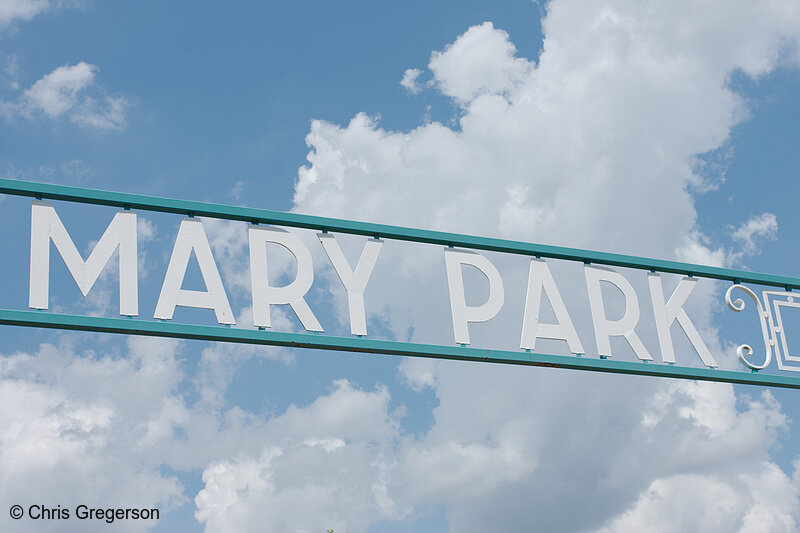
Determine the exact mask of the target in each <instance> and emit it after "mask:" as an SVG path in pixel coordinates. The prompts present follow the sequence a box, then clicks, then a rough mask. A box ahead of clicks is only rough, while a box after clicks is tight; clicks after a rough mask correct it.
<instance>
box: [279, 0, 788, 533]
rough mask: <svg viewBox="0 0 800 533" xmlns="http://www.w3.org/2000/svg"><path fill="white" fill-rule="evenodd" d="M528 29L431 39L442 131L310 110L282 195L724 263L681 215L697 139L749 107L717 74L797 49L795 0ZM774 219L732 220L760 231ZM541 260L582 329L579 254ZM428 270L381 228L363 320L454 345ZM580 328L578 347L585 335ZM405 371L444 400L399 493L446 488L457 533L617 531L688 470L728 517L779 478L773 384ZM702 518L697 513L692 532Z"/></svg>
mask: <svg viewBox="0 0 800 533" xmlns="http://www.w3.org/2000/svg"><path fill="white" fill-rule="evenodd" d="M543 30H544V34H545V40H544V45H543V52H542V54H541V56H540V57H539V58H538V62H534V61H533V60H529V59H525V58H520V57H518V56H517V54H516V50H515V47H514V46H513V44H512V43H511V38H510V36H509V35H508V34H506V33H505V32H503V31H501V30H497V29H495V28H494V27H493V25H491V24H489V23H485V24H482V25H479V26H474V27H472V28H470V29H469V30H468V31H467V32H465V33H464V34H463V35H462V36H460V37H459V38H458V39H456V41H455V42H454V43H453V44H451V45H449V46H448V47H446V48H445V50H444V51H442V52H434V53H433V54H432V56H431V61H430V63H429V69H430V71H431V73H432V75H433V79H434V82H435V84H436V87H438V88H439V90H440V91H441V92H442V93H444V94H445V95H448V96H450V97H452V98H453V101H454V103H455V104H456V105H457V106H458V107H459V108H460V118H459V122H458V128H450V127H447V126H445V125H442V124H439V123H431V124H424V125H422V126H420V127H418V128H416V129H414V130H412V131H410V132H392V131H387V130H385V129H383V128H381V127H380V125H379V124H378V123H377V121H376V120H374V119H371V118H370V117H368V116H366V115H364V114H359V115H357V116H355V117H354V118H353V119H352V120H351V121H350V123H349V124H347V125H345V126H339V125H336V124H331V123H328V122H325V121H322V120H316V121H314V122H313V123H312V127H311V131H310V132H309V134H308V136H307V138H306V141H307V143H308V145H309V147H310V148H311V151H310V153H309V154H308V162H309V163H308V165H307V166H305V167H303V168H301V169H300V171H299V179H298V183H297V186H296V190H295V198H294V201H295V209H296V210H297V211H299V212H306V213H314V214H319V215H329V216H340V217H344V218H351V219H352V218H355V219H360V220H369V221H374V222H383V223H391V224H400V225H406V226H415V227H424V228H435V229H442V230H450V231H457V232H460V233H473V234H488V235H492V236H502V237H507V238H515V239H523V240H531V241H535V242H544V243H552V244H559V245H566V246H576V247H582V248H590V249H601V250H608V251H617V252H623V253H633V254H637V255H644V256H651V257H667V258H676V257H677V258H681V259H684V260H691V261H697V262H704V263H710V264H717V265H726V264H730V261H732V260H733V259H734V253H735V252H732V251H730V250H727V249H725V248H724V247H722V246H719V245H716V244H715V243H713V242H711V241H710V240H709V239H708V238H706V237H705V236H704V235H703V234H702V231H701V228H698V227H697V225H696V219H697V215H696V212H695V207H694V198H693V194H694V193H697V192H698V191H703V190H709V189H710V188H713V185H712V184H708V183H706V180H707V177H706V176H705V175H704V174H701V173H700V171H701V170H702V169H699V168H698V164H697V155H698V154H703V153H706V152H708V151H710V150H719V149H720V148H721V147H724V146H725V145H726V143H727V142H728V139H729V136H730V132H731V129H732V128H733V127H734V126H736V125H737V124H738V123H740V122H741V121H743V120H745V119H746V118H747V116H748V110H747V108H746V105H745V102H744V101H743V100H742V99H741V97H739V96H738V95H737V94H736V93H735V92H733V90H732V89H731V88H730V87H729V86H728V85H727V82H728V79H729V77H730V75H731V73H732V72H735V71H742V72H744V73H746V74H747V75H749V76H753V77H759V76H763V75H764V74H766V73H768V72H770V71H772V70H774V69H775V68H776V67H777V66H778V64H779V62H780V61H782V58H784V57H790V56H791V55H792V53H790V52H793V51H794V48H793V47H796V43H797V39H798V37H800V6H798V5H795V4H794V3H763V4H755V3H754V4H751V3H748V2H737V3H736V4H735V6H731V4H730V3H729V2H715V3H704V4H702V5H700V4H696V3H688V2H687V3H680V5H678V4H674V3H628V2H612V1H607V2H589V1H568V0H565V1H556V0H554V1H552V2H550V3H549V4H548V9H547V15H546V17H545V19H544V20H543ZM779 51H780V53H779ZM420 75H421V74H420ZM418 76H419V75H414V76H413V79H414V80H416V79H417V78H418ZM404 78H408V80H407V81H408V82H409V85H411V79H412V78H411V75H409V74H406V76H404ZM412 86H416V85H412ZM723 149H724V148H723ZM769 227H770V224H769V223H768V222H763V221H761V223H759V224H755V223H754V225H753V228H751V229H752V232H750V233H747V231H749V230H743V231H744V232H745V233H747V235H748V236H749V237H750V238H753V237H755V236H757V235H759V232H762V233H761V234H762V235H763V236H767V235H769V234H770V231H771V230H770V229H769ZM745 233H743V234H742V235H743V236H744V235H745ZM743 242H745V243H747V242H748V241H747V238H745V237H743ZM493 259H494V260H495V261H496V262H497V264H498V267H499V268H500V269H501V272H502V273H503V278H504V282H505V283H506V284H507V285H506V295H507V297H506V304H505V308H504V310H503V311H501V314H500V315H499V316H498V317H497V319H495V320H494V321H493V322H492V323H487V324H482V325H475V326H473V327H472V329H471V332H472V333H473V335H475V340H474V342H475V343H476V344H478V345H480V343H481V342H487V343H490V344H492V345H494V346H497V345H498V344H500V345H502V347H508V348H511V349H513V348H515V344H514V343H515V342H516V341H517V340H518V339H519V327H520V324H519V320H520V319H519V317H520V316H521V307H522V301H521V298H520V297H518V296H519V295H520V294H524V285H523V283H524V280H525V271H526V265H525V263H526V262H525V261H524V260H520V261H516V262H514V261H513V260H512V259H501V258H497V257H496V256H494V257H493ZM381 265H389V266H386V267H385V269H384V270H381ZM557 268H558V270H559V272H557V276H558V275H561V276H563V278H562V279H564V280H565V282H564V283H563V285H562V283H559V286H560V287H563V288H562V291H563V292H564V293H565V294H564V297H565V299H566V300H567V306H568V308H570V310H571V311H572V309H576V311H575V316H573V320H575V322H576V323H577V324H578V327H579V330H581V331H587V330H588V331H591V322H590V318H589V317H588V315H587V314H586V312H585V306H586V303H585V294H583V293H584V291H585V289H583V288H582V283H583V282H582V280H581V279H580V271H579V269H578V270H575V271H574V272H573V271H570V270H569V269H568V268H567V267H563V271H562V270H561V266H560V265H559V266H558V267H557ZM441 273H442V265H441V251H440V250H439V249H437V250H433V249H430V250H428V249H425V247H422V246H418V247H416V248H413V249H412V248H410V247H407V246H401V245H397V246H395V247H389V246H388V245H387V246H385V247H384V251H383V252H382V256H381V261H380V262H379V266H378V267H376V271H375V273H374V275H373V279H372V281H371V283H374V285H373V286H372V288H373V291H374V292H373V295H374V299H375V301H378V302H381V304H383V305H385V306H386V307H385V308H382V309H380V308H378V309H376V308H372V312H373V313H374V318H375V319H378V320H381V321H383V322H384V323H388V324H390V327H391V328H392V329H393V331H394V333H395V334H396V335H397V336H398V337H399V338H405V337H406V335H408V332H409V331H413V335H411V338H412V339H413V340H417V341H430V340H433V341H436V342H444V343H449V342H452V337H451V325H450V324H449V318H450V316H449V310H448V308H447V300H446V292H443V291H442V290H441V286H442V279H441ZM639 274H640V277H641V278H642V279H639V280H638V281H634V283H639V284H643V283H644V282H643V281H642V280H643V279H644V278H643V276H644V274H643V273H639ZM573 276H576V277H573ZM631 277H632V279H633V277H635V275H634V274H631ZM637 279H638V278H637ZM570 282H571V283H570ZM410 287H413V289H411V288H410ZM645 292H646V291H645ZM719 297H720V295H719V294H717V293H716V292H715V289H714V287H713V284H710V285H707V286H706V287H705V288H704V289H702V290H700V289H698V291H697V293H696V294H695V295H694V296H693V298H694V299H695V302H694V304H693V306H692V309H691V310H690V315H691V316H692V318H693V319H694V320H695V321H696V322H697V323H698V327H700V329H701V330H703V332H704V335H705V336H706V337H707V338H708V336H709V335H710V337H711V339H710V340H709V344H710V345H712V346H711V347H712V349H713V350H714V351H715V357H717V358H718V360H720V362H721V364H722V365H723V366H727V365H728V364H729V360H730V359H731V357H730V354H722V353H720V352H719V350H720V346H721V345H722V344H723V342H722V341H721V340H719V339H716V328H715V325H714V322H713V318H714V317H713V313H712V309H713V308H714V307H712V302H716V303H714V304H713V305H714V306H718V302H719ZM422 302H424V305H423V304H422ZM576 304H577V305H576ZM368 308H369V306H368ZM582 309H584V310H582ZM648 328H650V329H652V324H651V323H649V322H647V321H646V320H645V319H644V318H643V322H642V324H640V326H639V329H640V330H642V332H641V333H640V334H641V335H642V336H643V339H644V340H645V342H646V343H648V345H649V346H652V347H653V350H652V351H653V354H654V356H655V357H656V358H658V357H659V355H658V345H657V341H656V339H655V335H654V332H653V331H650V330H649V329H648ZM443 332H444V333H443ZM487 339H492V341H491V342H488V341H487ZM583 342H584V345H586V346H591V347H592V348H593V344H594V343H593V339H592V338H588V339H583ZM517 346H518V345H517ZM562 349H563V347H562ZM682 353H686V352H682ZM619 357H620V359H625V358H626V356H625V355H624V354H620V355H619ZM681 363H685V364H694V363H695V362H694V361H693V360H692V359H691V357H689V358H688V359H687V358H686V355H683V356H682V360H681ZM400 369H401V372H403V375H404V377H405V378H406V379H407V380H408V382H409V383H410V384H411V385H412V386H413V387H415V389H420V390H421V389H422V388H424V387H430V388H431V389H432V390H433V391H434V393H435V394H436V396H437V398H438V400H439V406H438V407H437V408H436V409H435V410H434V417H435V421H434V423H433V425H432V427H431V429H430V430H429V431H428V432H427V433H426V434H425V435H424V436H423V437H421V438H419V439H416V440H413V441H410V442H408V443H407V446H406V447H405V448H404V453H403V454H401V458H400V460H399V464H398V469H397V472H398V474H397V477H396V485H394V486H393V488H394V490H395V491H396V492H395V494H399V495H402V496H398V498H399V499H400V500H401V501H403V502H406V504H408V505H412V506H413V505H421V504H423V502H425V503H429V504H433V505H436V504H440V505H443V506H445V509H446V513H447V516H448V519H449V523H450V528H451V530H453V531H464V532H470V531H487V530H497V531H499V530H502V531H527V530H530V529H532V528H533V529H541V530H559V531H582V530H593V529H597V528H598V527H600V526H602V525H603V524H611V525H612V526H613V527H616V528H617V529H615V530H621V529H620V528H622V527H623V526H624V525H625V524H627V523H628V522H626V521H625V520H627V519H625V518H624V517H623V515H624V513H625V512H626V509H627V510H630V509H637V508H639V507H640V508H642V509H645V510H646V509H648V505H650V503H649V502H652V501H660V500H662V499H663V497H662V496H660V495H662V494H668V493H669V491H670V490H674V489H673V488H671V487H673V486H680V487H681V489H683V488H684V487H686V490H690V489H691V488H692V486H693V485H692V483H688V482H685V480H687V479H688V480H693V479H702V480H703V482H702V483H697V484H695V485H694V486H695V487H696V488H697V491H698V492H699V491H702V490H703V489H702V487H707V488H708V490H709V491H712V492H714V493H719V494H720V495H721V496H720V497H723V496H725V495H731V494H739V493H740V492H741V493H742V494H741V496H740V499H739V500H736V502H737V503H741V505H742V508H741V510H740V514H739V515H738V516H739V517H741V519H742V520H745V518H744V517H745V516H749V517H752V516H756V513H758V509H759V506H762V505H763V504H762V503H760V500H759V496H758V495H759V494H760V492H759V490H760V489H759V488H758V487H757V485H759V483H762V482H763V483H767V481H768V480H771V479H778V481H776V482H775V485H776V486H779V487H788V485H787V483H788V482H787V481H786V480H787V479H788V478H787V476H786V475H785V474H784V473H783V472H781V471H780V469H779V468H778V467H777V466H776V465H775V464H774V463H772V462H771V461H770V459H769V456H768V449H769V446H770V443H772V442H774V440H775V438H776V435H777V434H778V433H779V432H780V431H783V428H785V424H786V421H785V417H784V415H783V414H782V413H781V411H780V406H778V405H777V403H776V402H775V401H774V399H772V398H771V397H770V396H768V395H767V396H764V397H763V398H761V399H759V400H758V401H747V400H744V399H737V398H736V397H735V395H734V392H733V389H732V388H731V387H726V386H723V387H719V386H714V385H708V384H694V383H678V384H675V383H671V382H665V381H658V380H649V379H636V378H624V377H622V378H615V377H609V376H598V375H589V376H586V375H583V374H577V373H566V372H563V371H562V372H553V371H546V370H530V369H515V368H506V367H502V368H498V367H490V366H484V365H464V364H455V363H447V362H434V361H420V360H408V361H405V362H404V363H403V364H402V365H401V367H400ZM654 406H655V407H654ZM454 456H455V457H458V460H457V461H455V462H454V463H451V462H450V461H449V460H448V458H452V457H454ZM504 458H507V459H504ZM437 465H440V466H437ZM734 465H735V468H734ZM730 472H733V473H734V474H730ZM737 476H738V477H737ZM747 476H750V477H747ZM748 479H749V480H759V481H747V480H748ZM648 491H650V492H648ZM653 491H655V492H653ZM654 495H655V496H654ZM691 497H692V496H690V495H687V498H691ZM696 497H697V498H696V499H697V500H698V501H703V497H704V496H703V495H702V494H696ZM732 501H733V500H732ZM637 506H638V507H637ZM778 507H779V508H777V509H770V510H767V511H765V512H766V518H765V520H767V522H766V523H774V524H776V525H775V529H776V530H780V527H783V526H782V525H781V524H784V525H785V524H791V522H787V521H786V520H785V516H787V515H786V513H787V512H788V513H790V516H791V513H795V514H796V513H797V511H798V502H797V499H796V498H789V499H788V500H787V501H786V502H784V503H782V504H781V505H780V506H778ZM575 509H580V512H577V513H576V512H575V511H574V510H575ZM354 512H355V511H354ZM665 512H668V511H665ZM637 513H638V512H637ZM640 514H643V513H640ZM531 517H535V523H532V518H531ZM773 519H774V520H775V521H774V522H769V520H773ZM748 520H752V519H748ZM631 523H636V522H631ZM748 523H752V522H748ZM620 524H621V525H620ZM704 524H705V523H704V522H702V520H701V518H700V517H698V520H697V522H694V523H693V524H692V525H691V526H690V527H688V529H698V530H701V529H703V527H702V526H703V525H704ZM684 525H685V524H684ZM711 525H712V526H714V527H717V528H718V530H724V528H725V526H726V523H722V522H720V523H719V524H716V525H715V524H711ZM609 527H611V526H609ZM685 529H686V528H685Z"/></svg>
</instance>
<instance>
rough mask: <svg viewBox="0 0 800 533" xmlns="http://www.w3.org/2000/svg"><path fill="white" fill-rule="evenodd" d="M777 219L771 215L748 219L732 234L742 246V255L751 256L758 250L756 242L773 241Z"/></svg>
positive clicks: (765, 214) (763, 214)
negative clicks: (762, 240) (761, 240)
mask: <svg viewBox="0 0 800 533" xmlns="http://www.w3.org/2000/svg"><path fill="white" fill-rule="evenodd" d="M777 234H778V219H777V217H775V215H773V214H772V213H762V214H760V215H756V216H752V217H750V218H749V219H748V220H747V221H746V222H744V223H742V224H741V225H740V226H739V227H738V228H736V230H735V231H734V232H733V235H732V236H733V239H734V240H735V241H737V242H739V243H740V244H741V245H742V253H744V254H748V255H751V254H753V253H755V252H756V251H757V250H758V245H757V240H758V239H765V240H775V239H776V238H777Z"/></svg>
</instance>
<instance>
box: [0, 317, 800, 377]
mask: <svg viewBox="0 0 800 533" xmlns="http://www.w3.org/2000/svg"><path fill="white" fill-rule="evenodd" d="M0 324H4V325H10V326H33V327H41V328H55V329H67V330H79V331H92V332H98V333H121V334H125V335H143V336H149V337H173V338H178V339H194V340H204V341H220V342H235V343H244V344H261V345H270V346H286V347H293V348H312V349H322V350H339V351H346V352H366V353H375V354H385V355H404V356H409V357H432V358H436V359H453V360H457V361H474V362H482V363H504V364H511V365H526V366H542V367H548V368H565V369H571V370H589V371H593V372H610V373H613V374H633V375H638V376H654V377H669V378H679V379H695V380H700V381H720V382H725V383H737V384H741V385H761V386H771V387H782V388H790V389H800V378H798V377H791V376H784V375H775V374H763V373H747V372H731V371H728V370H715V369H710V368H693V367H684V366H672V365H665V364H660V363H652V362H651V363H643V362H638V363H636V362H628V361H616V360H609V359H591V358H588V357H574V356H565V355H548V354H540V353H531V352H523V351H520V352H514V351H509V350H486V349H482V348H469V347H464V346H440V345H436V344H415V343H408V342H398V341H388V340H376V339H365V338H360V337H334V336H328V335H315V334H309V333H283V332H277V331H266V330H258V329H239V328H228V327H223V326H201V325H194V324H179V323H173V322H154V321H148V320H133V319H127V318H106V317H92V316H77V315H65V314H59V313H49V312H45V311H15V310H10V309H0Z"/></svg>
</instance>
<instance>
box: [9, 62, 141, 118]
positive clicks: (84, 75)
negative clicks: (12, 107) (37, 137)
mask: <svg viewBox="0 0 800 533" xmlns="http://www.w3.org/2000/svg"><path fill="white" fill-rule="evenodd" d="M98 70H99V69H98V67H97V66H95V65H90V64H88V63H86V62H84V61H81V62H80V63H78V64H76V65H71V66H70V65H64V66H61V67H58V68H56V69H55V70H54V71H53V72H51V73H50V74H47V75H45V76H43V77H42V78H41V79H39V80H38V81H37V82H36V83H34V84H33V85H32V86H31V87H30V88H29V89H26V90H25V92H24V93H23V94H22V97H21V98H20V103H19V112H20V113H21V114H23V115H25V116H27V117H31V116H33V115H36V114H41V115H44V116H46V117H48V118H51V119H55V118H59V117H61V116H67V117H69V119H70V120H71V121H73V122H75V123H76V124H79V125H81V126H85V127H88V128H96V129H101V130H110V129H120V128H122V127H123V126H124V125H125V114H126V111H127V108H128V100H127V99H126V98H125V97H123V96H116V97H112V96H109V95H102V96H91V95H89V94H87V92H88V91H87V89H89V88H90V87H92V86H94V85H95V81H96V77H97V71H98ZM101 92H102V91H101Z"/></svg>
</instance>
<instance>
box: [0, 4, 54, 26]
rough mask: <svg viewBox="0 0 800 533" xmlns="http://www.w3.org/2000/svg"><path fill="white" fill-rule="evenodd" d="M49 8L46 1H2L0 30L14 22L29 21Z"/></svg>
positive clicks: (0, 6)
mask: <svg viewBox="0 0 800 533" xmlns="http://www.w3.org/2000/svg"><path fill="white" fill-rule="evenodd" d="M49 7H50V2H49V1H48V0H3V1H2V2H0V29H3V28H5V27H6V26H8V25H9V24H11V23H12V22H13V21H15V20H30V19H32V18H33V17H35V16H36V15H38V14H39V13H41V12H43V11H45V10H46V9H47V8H49Z"/></svg>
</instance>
